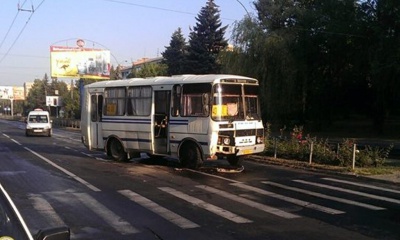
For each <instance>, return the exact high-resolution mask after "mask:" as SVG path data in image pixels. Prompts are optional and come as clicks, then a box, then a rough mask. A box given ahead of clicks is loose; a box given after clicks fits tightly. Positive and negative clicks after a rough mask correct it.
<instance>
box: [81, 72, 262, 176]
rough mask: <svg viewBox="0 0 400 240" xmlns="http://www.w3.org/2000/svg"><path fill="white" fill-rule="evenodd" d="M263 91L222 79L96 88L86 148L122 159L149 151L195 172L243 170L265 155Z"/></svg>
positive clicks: (90, 92) (88, 98)
mask: <svg viewBox="0 0 400 240" xmlns="http://www.w3.org/2000/svg"><path fill="white" fill-rule="evenodd" d="M258 90H259V85H258V81H257V80H256V79H253V78H248V77H243V76H236V75H222V74H218V75H180V76H171V77H154V78H133V79H126V80H112V81H102V82H96V83H92V84H89V85H86V86H85V87H84V91H83V96H81V97H82V99H83V101H82V113H81V131H82V142H83V144H84V145H85V146H86V147H88V149H90V150H99V149H101V150H104V151H105V152H106V153H107V155H108V156H110V157H112V158H113V159H115V160H117V161H126V160H128V159H130V158H132V157H138V156H140V153H147V154H148V155H149V156H154V157H164V156H168V157H172V158H177V159H179V161H180V163H181V165H182V166H183V167H187V168H192V169H196V168H198V167H199V166H201V165H202V164H203V162H204V161H206V160H216V159H226V160H227V161H228V162H229V163H230V165H233V166H235V165H240V163H241V161H242V156H244V155H248V154H256V153H260V152H263V151H264V128H263V123H262V120H261V112H260V104H259V99H258Z"/></svg>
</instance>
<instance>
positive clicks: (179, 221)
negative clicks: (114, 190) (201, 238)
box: [118, 190, 200, 229]
mask: <svg viewBox="0 0 400 240" xmlns="http://www.w3.org/2000/svg"><path fill="white" fill-rule="evenodd" d="M118 192H119V193H121V194H122V195H124V196H126V197H127V198H129V199H130V200H132V201H134V202H135V203H137V204H139V205H141V206H143V207H145V208H147V209H149V210H150V211H152V212H154V213H156V214H158V215H160V216H161V217H163V218H164V219H166V220H168V221H170V222H172V223H174V224H175V225H177V226H179V227H180V228H183V229H188V228H197V227H200V226H199V225H197V224H196V223H193V222H191V221H189V220H188V219H186V218H184V217H182V216H180V215H178V214H176V213H174V212H172V211H170V210H168V209H166V208H164V207H162V206H160V205H158V204H157V203H155V202H153V201H151V200H149V199H147V198H145V197H143V196H141V195H139V194H137V193H135V192H132V191H131V190H120V191H118Z"/></svg>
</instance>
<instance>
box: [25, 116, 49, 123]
mask: <svg viewBox="0 0 400 240" xmlns="http://www.w3.org/2000/svg"><path fill="white" fill-rule="evenodd" d="M28 122H30V123H48V122H49V120H48V118H47V116H46V115H31V116H29V119H28Z"/></svg>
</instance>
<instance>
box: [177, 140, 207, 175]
mask: <svg viewBox="0 0 400 240" xmlns="http://www.w3.org/2000/svg"><path fill="white" fill-rule="evenodd" d="M179 160H180V162H181V165H182V167H185V168H190V169H198V168H199V167H200V166H201V165H202V164H203V160H202V158H201V153H200V149H199V147H198V146H197V145H196V144H194V143H187V144H184V145H183V146H182V147H181V150H180V154H179Z"/></svg>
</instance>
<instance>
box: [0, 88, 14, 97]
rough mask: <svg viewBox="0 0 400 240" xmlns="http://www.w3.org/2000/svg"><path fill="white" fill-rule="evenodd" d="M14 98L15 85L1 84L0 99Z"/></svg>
mask: <svg viewBox="0 0 400 240" xmlns="http://www.w3.org/2000/svg"><path fill="white" fill-rule="evenodd" d="M13 98H14V91H13V87H4V86H0V99H7V100H10V99H13Z"/></svg>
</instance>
